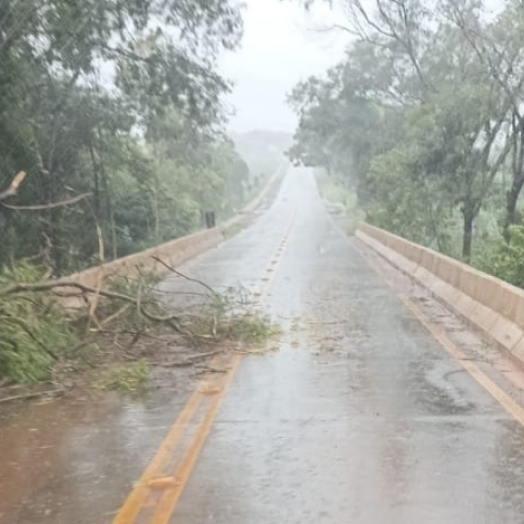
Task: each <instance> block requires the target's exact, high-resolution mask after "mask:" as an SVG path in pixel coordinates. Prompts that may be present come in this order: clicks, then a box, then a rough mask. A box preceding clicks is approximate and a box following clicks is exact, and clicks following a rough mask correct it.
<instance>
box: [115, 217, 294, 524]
mask: <svg viewBox="0 0 524 524" xmlns="http://www.w3.org/2000/svg"><path fill="white" fill-rule="evenodd" d="M295 214H296V213H295ZM295 214H294V215H293V217H292V220H291V223H290V225H289V228H288V230H287V231H286V233H285V235H284V242H287V240H288V237H289V235H290V233H291V230H292V227H293V224H294V221H295ZM273 256H275V255H273ZM275 269H276V267H275ZM275 269H272V270H271V272H272V273H273V274H272V275H271V278H269V279H267V282H266V285H265V286H263V289H262V290H261V298H263V297H264V296H265V295H266V294H267V292H268V291H269V288H270V286H271V284H272V282H273V280H274V277H275V275H274V271H275ZM219 358H220V357H217V358H216V359H213V361H212V362H213V363H216V362H217V361H218V360H219ZM241 358H242V355H240V354H235V355H233V356H232V357H231V358H230V359H229V360H228V362H227V363H226V366H229V367H230V369H229V370H228V372H227V373H226V375H225V377H224V379H223V386H222V387H221V388H217V389H220V391H219V392H218V391H217V394H216V396H213V400H212V401H211V402H210V403H209V406H208V407H207V409H206V412H205V414H204V417H203V419H202V421H201V423H200V425H199V427H198V429H197V431H196V433H195V436H194V437H193V440H192V442H191V444H190V447H189V448H188V449H187V450H186V451H185V453H184V455H183V456H182V459H181V462H180V465H179V466H178V468H177V470H176V472H175V477H176V480H177V482H176V486H175V487H174V488H172V489H168V490H166V492H165V493H164V495H163V496H162V498H161V499H160V501H159V502H158V504H155V503H154V502H151V501H150V500H148V499H149V495H150V494H151V491H152V489H151V487H150V486H148V482H149V481H151V480H154V479H155V478H158V477H159V476H163V477H165V473H163V472H162V471H161V470H162V466H165V464H166V463H168V459H169V458H170V457H171V456H172V455H173V453H174V451H175V450H176V448H177V445H178V444H179V442H180V440H181V437H183V436H184V431H185V429H186V428H187V426H188V424H189V423H190V422H191V421H192V419H193V417H194V416H195V413H196V412H197V410H198V408H199V407H200V405H201V403H202V400H203V399H204V398H206V397H209V395H206V394H205V393H202V388H204V387H205V386H206V385H208V382H209V381H208V378H204V379H202V380H201V381H200V382H199V384H198V386H197V388H196V389H195V391H194V392H193V394H192V395H191V397H190V398H189V400H188V401H187V403H186V405H185V406H184V408H183V409H182V411H181V412H180V415H179V416H178V418H177V419H176V421H175V423H174V424H173V426H172V428H171V429H170V431H169V433H168V435H167V436H166V438H165V439H164V441H163V442H162V444H161V445H160V447H159V449H158V451H157V453H156V455H155V456H154V457H153V459H152V460H151V462H150V463H149V465H148V466H147V468H146V470H145V471H144V473H143V474H142V476H141V477H140V480H139V482H138V484H137V485H136V486H135V487H134V489H133V490H132V491H131V493H130V494H129V496H128V497H127V499H126V501H125V502H124V504H123V505H122V507H121V508H120V510H119V511H118V513H117V515H116V516H115V518H114V519H113V521H112V524H131V523H133V522H135V521H136V518H137V517H138V516H139V514H140V512H141V510H142V509H143V508H146V507H152V506H153V507H154V506H155V505H156V506H157V509H156V511H155V513H154V515H153V517H152V520H151V522H154V523H155V524H156V522H157V521H156V520H155V519H156V518H158V519H160V520H158V522H168V521H169V519H170V517H171V515H172V513H173V511H174V510H175V507H176V504H177V502H178V499H179V498H180V495H181V494H182V491H183V489H184V487H185V485H186V484H187V481H188V479H189V476H190V474H191V471H192V469H193V466H194V464H195V463H196V460H197V458H198V455H199V453H200V450H201V448H202V446H203V445H204V443H205V441H206V438H207V436H208V435H209V432H210V430H211V426H212V423H213V420H214V418H215V416H216V414H217V412H218V410H219V408H220V405H221V403H222V400H223V398H224V397H225V395H226V393H227V389H228V386H229V384H230V383H231V380H232V379H233V376H234V374H235V371H236V369H237V367H238V364H239V362H240V360H241ZM220 383H222V381H220ZM162 519H166V520H162Z"/></svg>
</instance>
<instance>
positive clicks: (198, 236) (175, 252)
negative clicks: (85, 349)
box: [61, 168, 283, 308]
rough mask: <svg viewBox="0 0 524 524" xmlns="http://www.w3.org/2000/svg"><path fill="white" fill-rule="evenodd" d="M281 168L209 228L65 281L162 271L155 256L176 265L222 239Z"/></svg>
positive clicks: (95, 282)
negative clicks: (229, 215) (233, 211)
mask: <svg viewBox="0 0 524 524" xmlns="http://www.w3.org/2000/svg"><path fill="white" fill-rule="evenodd" d="M282 171H283V168H279V170H278V171H277V172H276V173H275V175H274V176H273V177H271V179H270V180H269V181H268V183H267V184H266V185H265V187H264V188H263V189H262V191H261V192H260V193H259V194H258V195H257V196H256V197H255V198H254V199H253V200H252V201H251V202H249V203H248V204H247V205H246V206H245V207H244V208H243V209H242V211H240V213H238V214H237V215H235V216H234V217H232V218H230V219H229V220H227V221H225V222H224V223H222V224H219V225H218V226H217V227H215V228H212V229H205V230H202V231H198V232H196V233H193V234H191V235H187V236H184V237H180V238H177V239H175V240H171V241H169V242H166V243H164V244H160V245H158V246H155V247H152V248H149V249H146V250H145V251H140V252H139V253H134V254H132V255H128V256H126V257H122V258H118V259H116V260H112V261H111V262H107V263H105V264H101V265H100V266H96V267H92V268H89V269H86V270H84V271H80V272H78V273H74V274H72V275H69V276H68V277H65V278H64V279H63V280H65V281H73V282H76V283H79V284H83V285H85V286H88V287H92V288H95V289H96V288H97V286H99V285H100V284H101V283H102V282H103V281H104V280H106V279H107V278H110V277H114V276H128V275H132V274H134V273H136V272H137V271H138V270H139V269H141V270H146V271H153V272H155V273H157V274H159V275H162V274H165V273H166V272H168V271H169V270H168V269H167V268H166V267H165V266H164V265H162V264H160V263H159V262H157V261H156V260H155V258H154V257H157V258H159V259H161V260H163V261H164V262H165V263H167V264H168V265H170V266H172V267H176V266H179V265H181V264H183V263H184V262H186V261H188V260H190V259H191V258H194V257H195V256H197V255H199V254H200V253H203V252H204V251H207V250H208V249H211V248H213V247H216V246H217V245H218V244H220V243H221V242H222V241H223V240H224V238H225V237H224V233H226V232H227V230H229V229H230V228H232V227H235V226H238V225H240V224H241V223H242V222H243V220H244V219H245V217H246V215H248V214H249V213H252V212H254V211H255V210H256V209H257V208H258V207H259V206H260V204H261V203H262V202H263V200H264V198H266V197H267V196H268V194H269V192H270V191H271V190H272V189H273V188H274V187H275V185H276V184H278V183H280V181H281V179H282ZM61 302H62V303H63V305H64V306H66V307H72V308H75V307H79V306H81V303H80V301H79V300H78V299H76V298H64V299H61Z"/></svg>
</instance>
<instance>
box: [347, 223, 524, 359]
mask: <svg viewBox="0 0 524 524" xmlns="http://www.w3.org/2000/svg"><path fill="white" fill-rule="evenodd" d="M356 236H357V237H358V238H360V240H362V241H363V242H365V243H366V244H367V245H368V246H370V247H371V248H373V249H374V250H375V251H376V252H377V253H379V254H380V255H381V256H382V257H384V258H385V259H386V260H388V261H389V262H390V263H392V264H393V265H394V266H396V267H397V268H398V269H400V270H401V271H403V272H404V273H406V274H407V275H410V276H412V277H413V278H414V279H415V280H416V281H417V282H419V283H420V284H422V285H423V286H425V287H426V288H428V289H429V290H430V291H431V293H432V294H433V295H434V296H435V297H436V298H438V299H439V300H441V301H442V302H444V303H445V304H447V305H448V306H450V307H451V309H452V310H454V311H455V312H456V313H458V314H459V315H461V316H462V317H464V318H465V319H466V320H468V321H469V322H471V323H472V324H473V325H475V326H476V327H478V328H480V329H481V330H482V331H484V332H485V333H486V334H488V335H489V336H490V337H491V338H492V339H493V340H495V341H496V342H497V343H498V344H500V345H501V346H502V347H503V348H504V349H506V350H507V351H509V353H510V354H511V356H512V357H514V359H515V360H516V361H517V362H518V363H519V364H524V290H522V289H520V288H517V287H515V286H512V285H511V284H508V283H506V282H504V281H502V280H500V279H498V278H495V277H493V276H491V275H488V274H486V273H483V272H481V271H478V270H476V269H474V268H472V267H470V266H468V265H466V264H463V263H462V262H459V261H458V260H455V259H453V258H450V257H447V256H445V255H442V254H441V253H437V252H436V251H433V250H431V249H428V248H426V247H423V246H420V245H418V244H415V243H413V242H410V241H408V240H406V239H404V238H402V237H399V236H397V235H393V234H392V233H389V232H387V231H385V230H383V229H380V228H377V227H374V226H371V225H369V224H365V223H363V224H360V226H359V227H358V229H357V232H356Z"/></svg>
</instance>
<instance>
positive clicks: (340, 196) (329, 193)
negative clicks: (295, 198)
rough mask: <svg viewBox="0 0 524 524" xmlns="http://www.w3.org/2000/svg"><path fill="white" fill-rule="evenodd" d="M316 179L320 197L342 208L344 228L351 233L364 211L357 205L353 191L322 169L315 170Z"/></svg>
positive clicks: (362, 217)
mask: <svg viewBox="0 0 524 524" xmlns="http://www.w3.org/2000/svg"><path fill="white" fill-rule="evenodd" d="M316 179H317V183H318V188H319V191H320V194H321V195H322V197H323V198H324V199H325V200H327V201H328V202H330V203H331V204H334V205H335V206H340V208H341V209H342V210H343V212H344V216H345V221H344V224H343V226H344V229H345V231H346V233H348V234H351V235H352V234H353V233H354V232H355V231H356V229H357V227H358V224H359V223H360V222H362V221H363V220H364V212H363V211H362V209H361V208H360V206H359V203H358V197H357V195H356V194H355V191H354V190H353V189H351V188H348V187H346V186H344V185H343V183H342V182H340V181H337V180H334V179H333V177H332V176H329V175H328V174H327V173H325V172H324V171H322V170H317V172H316Z"/></svg>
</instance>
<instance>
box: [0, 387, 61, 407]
mask: <svg viewBox="0 0 524 524" xmlns="http://www.w3.org/2000/svg"><path fill="white" fill-rule="evenodd" d="M65 391H66V390H65V389H63V388H57V389H53V390H50V391H34V392H32V393H24V394H20V395H13V396H12V397H4V398H0V404H3V403H4V402H14V401H15V400H28V399H30V398H37V397H43V396H45V395H63V394H64V393H65Z"/></svg>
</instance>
